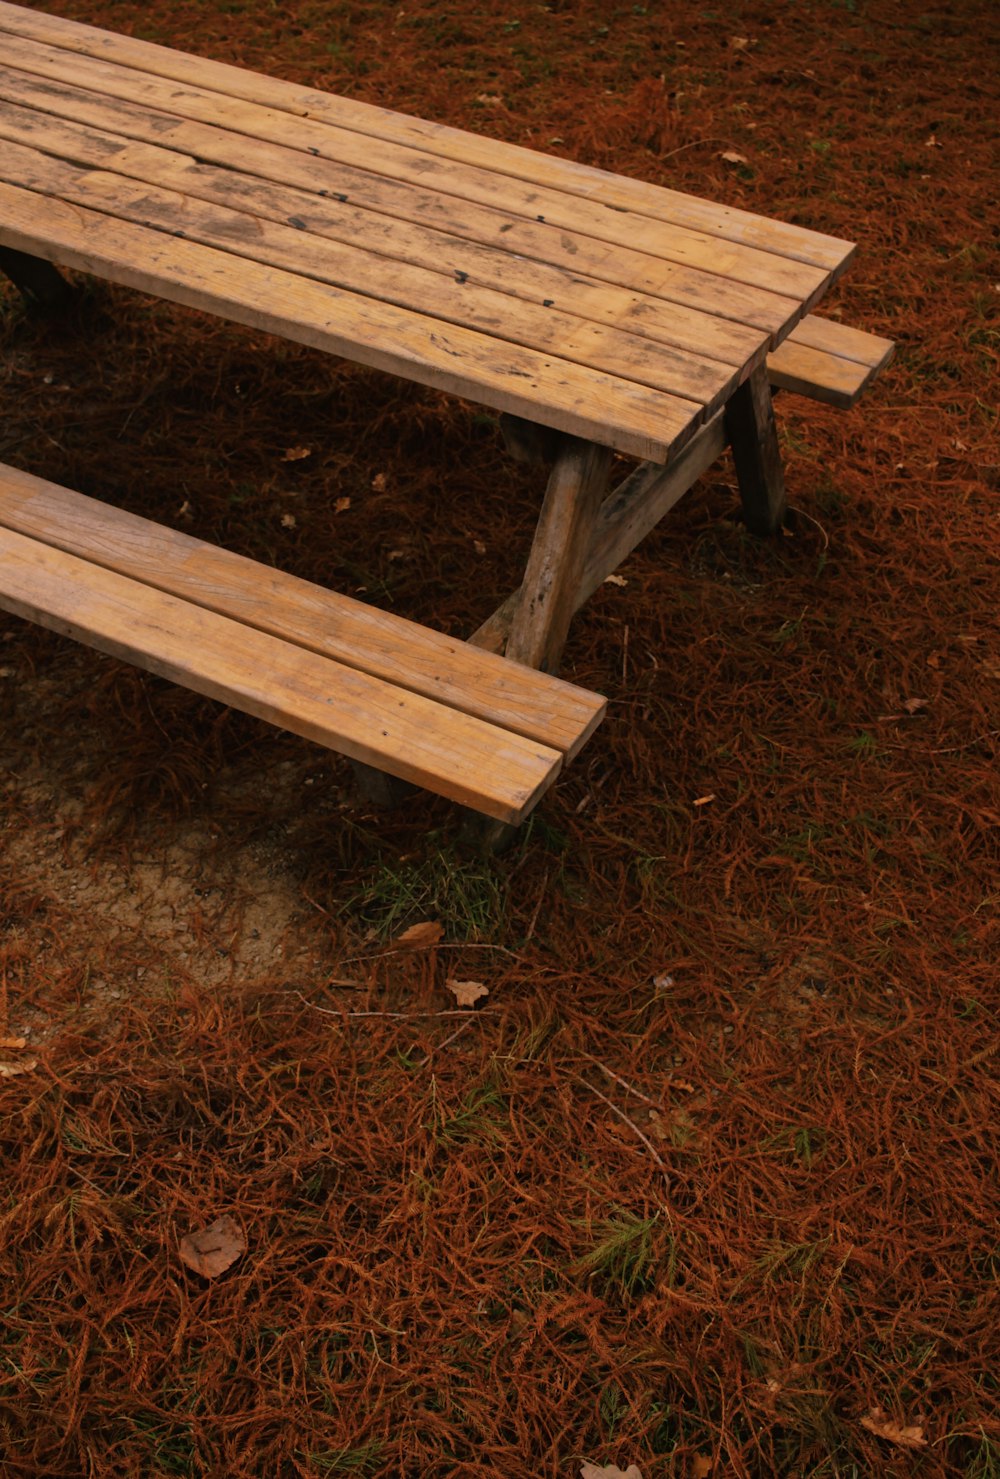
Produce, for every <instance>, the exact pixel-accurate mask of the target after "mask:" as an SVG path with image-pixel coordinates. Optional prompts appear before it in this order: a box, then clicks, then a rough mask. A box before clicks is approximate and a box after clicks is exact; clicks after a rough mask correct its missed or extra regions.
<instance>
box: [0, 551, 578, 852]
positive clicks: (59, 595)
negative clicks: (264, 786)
mask: <svg viewBox="0 0 1000 1479" xmlns="http://www.w3.org/2000/svg"><path fill="white" fill-rule="evenodd" d="M0 607H2V608H3V609H4V610H6V611H10V612H13V613H14V614H15V615H17V616H23V617H26V618H27V619H28V620H29V621H34V622H37V623H39V624H40V625H42V626H45V627H49V628H50V629H51V630H52V631H56V632H59V633H61V634H63V635H65V636H71V637H74V638H76V639H77V640H78V641H81V642H84V643H86V644H87V645H88V646H91V647H96V648H98V649H99V650H100V651H102V652H106V653H109V654H111V656H113V657H117V658H123V659H124V660H125V661H127V662H131V663H134V664H136V665H137V666H138V667H141V668H145V669H147V670H148V671H149V672H152V673H157V674H158V675H159V676H160V677H164V678H169V679H171V680H172V681H174V682H177V683H181V684H183V685H184V686H185V687H187V688H192V689H194V690H195V692H197V693H202V694H205V695H207V696H208V697H209V698H214V699H218V700H221V701H222V702H223V703H227V704H231V705H232V706H233V707H235V708H239V709H242V710H244V711H245V712H246V713H248V714H253V715H255V716H256V717H257V718H259V719H264V720H266V721H267V722H268V723H270V724H276V725H278V726H280V727H281V728H283V729H288V730H291V731H292V732H293V733H294V734H298V735H301V736H302V737H303V738H305V739H310V740H313V741H315V742H316V743H317V744H321V745H325V746H327V747H328V748H330V749H335V750H337V751H339V752H340V753H342V754H345V755H348V756H350V757H351V758H352V759H357V760H362V761H364V762H365V763H366V764H370V765H375V766H377V767H378V768H379V769H381V770H387V771H389V773H390V774H392V775H398V776H400V777H401V778H402V779H403V780H407V781H413V782H415V783H416V784H417V785H421V786H424V787H426V788H427V789H428V790H432V791H436V792H438V793H439V794H441V795H443V796H448V797H450V798H451V799H452V800H455V801H458V802H460V803H461V804H463V805H465V806H471V807H472V808H473V809H475V810H477V811H483V812H485V813H486V814H487V815H488V816H491V817H494V818H496V819H498V820H500V821H504V822H510V823H514V824H516V823H517V822H519V821H521V820H523V818H524V817H525V816H526V815H527V813H528V812H529V811H530V810H531V808H532V807H533V806H534V804H535V803H536V802H537V800H538V798H539V797H540V796H541V794H542V793H543V792H544V791H545V790H546V788H547V787H548V786H549V785H551V783H552V781H553V780H554V779H555V776H556V775H557V774H558V772H559V770H560V767H561V764H562V756H561V755H560V754H559V753H558V752H557V751H555V750H549V749H547V748H546V747H545V746H543V745H539V744H537V742H535V741H533V740H526V739H523V738H522V737H521V736H519V735H514V734H510V733H508V732H507V731H504V730H499V729H497V728H495V726H493V725H489V724H484V723H483V722H482V721H481V720H479V719H474V718H471V717H470V716H469V715H467V714H460V713H457V712H456V711H455V710H454V709H449V708H444V707H442V706H441V705H440V704H437V703H435V702H433V700H430V699H426V698H424V697H422V696H421V695H419V694H413V693H407V692H405V691H404V690H402V689H399V688H396V687H394V686H393V685H392V684H387V683H383V682H382V681H381V680H379V679H377V678H372V677H370V676H369V675H368V674H367V673H359V672H357V671H356V670H354V669H352V668H344V667H342V666H341V665H339V664H337V663H335V662H333V661H331V660H330V659H329V658H325V657H320V656H318V655H317V654H316V653H314V652H307V651H305V650H304V649H302V648H299V647H293V646H291V645H290V644H289V643H287V642H283V641H280V640H279V639H277V638H275V637H272V636H269V635H268V634H266V633H264V632H260V631H256V630H255V629H253V628H252V627H247V626H244V625H243V623H241V622H236V621H231V620H229V618H227V617H224V616H219V615H217V614H216V613H215V612H213V611H206V610H205V609H204V608H202V607H199V606H194V605H192V604H190V603H189V602H187V601H182V600H178V599H177V598H176V597H174V596H168V595H165V594H164V593H163V592H162V591H158V590H154V589H153V588H152V587H150V586H146V585H142V584H140V583H139V582H137V581H133V580H129V579H127V578H126V577H125V576H122V575H118V574H116V573H114V572H113V571H110V570H106V569H103V568H102V567H100V566H96V565H92V564H90V563H89V562H87V561H84V560H79V559H77V558H76V557H75V556H74V555H68V554H66V553H64V552H63V551H62V550H56V549H53V548H51V547H50V546H48V545H44V544H40V543H38V542H37V541H35V540H32V539H26V538H25V537H24V536H23V535H20V534H15V533H13V532H12V531H11V530H9V529H4V530H2V531H0ZM487 759H488V763H484V762H485V761H487Z"/></svg>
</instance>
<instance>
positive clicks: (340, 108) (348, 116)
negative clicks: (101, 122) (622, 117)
mask: <svg viewBox="0 0 1000 1479" xmlns="http://www.w3.org/2000/svg"><path fill="white" fill-rule="evenodd" d="M0 28H2V29H4V30H6V31H8V32H9V33H10V34H12V35H13V34H18V35H21V36H24V37H28V38H32V39H35V40H37V41H42V42H48V43H51V44H53V45H56V46H61V47H66V48H67V49H69V50H72V51H75V52H77V53H78V54H80V55H89V56H92V57H99V58H103V59H104V60H106V61H110V62H117V63H119V64H122V65H125V66H129V67H133V68H136V69H139V70H143V71H148V72H150V73H152V74H153V75H155V76H159V77H166V78H172V79H174V80H176V81H179V82H187V83H195V84H198V85H200V86H204V87H206V88H210V89H212V90H215V91H218V92H220V93H225V94H228V95H230V96H233V97H238V98H242V99H244V100H245V101H248V102H255V103H259V104H262V105H265V106H268V107H273V108H277V109H280V110H283V111H286V112H288V113H291V114H292V115H294V116H298V117H312V118H320V119H323V120H324V121H327V122H330V123H333V124H336V125H338V126H340V127H344V128H348V129H352V130H355V131H356V132H358V133H360V134H363V135H367V136H370V137H373V138H381V139H384V140H386V141H388V142H392V143H398V144H406V145H410V146H413V147H415V148H418V149H420V150H422V151H424V152H426V153H428V154H433V155H437V156H438V157H440V158H442V159H446V160H452V161H455V162H458V163H463V164H469V165H475V166H477V167H479V168H483V169H487V170H491V171H495V172H497V173H499V174H505V175H509V176H511V177H512V178H514V179H518V180H522V181H525V182H528V183H530V184H533V185H538V186H545V187H550V188H554V189H558V190H561V191H565V192H566V193H568V194H576V195H580V196H582V197H584V198H586V199H587V200H589V201H591V202H594V203H598V204H600V205H603V206H605V207H608V208H610V209H612V210H625V211H632V212H636V213H638V214H646V215H648V216H650V217H651V218H652V219H654V220H658V221H667V222H673V223H676V224H679V225H683V226H688V227H691V228H693V229H695V230H698V231H703V232H706V233H709V234H712V235H717V236H720V237H722V238H724V239H727V240H733V241H738V242H744V243H746V244H748V245H751V246H755V247H761V248H764V249H766V250H767V251H769V252H774V253H780V254H783V255H785V256H788V257H790V258H792V259H794V260H798V261H802V262H807V263H811V264H813V265H816V266H820V267H824V268H826V269H828V270H829V271H831V272H840V271H842V270H843V269H844V267H845V266H846V265H847V263H848V261H849V260H850V257H851V255H852V253H853V250H854V249H853V247H852V246H851V244H850V243H848V242H844V241H841V240H839V239H837V238H835V237H830V236H826V235H824V234H822V233H820V232H816V231H811V230H808V229H807V228H804V227H800V226H791V225H788V224H786V223H784V222H778V221H772V220H769V219H767V218H766V217H762V216H758V215H755V214H753V213H752V212H749V211H742V210H738V209H736V208H735V207H731V206H723V205H717V204H714V203H713V202H710V201H705V200H700V199H698V198H697V197H695V196H690V195H685V194H682V193H681V192H679V191H675V190H669V189H665V188H663V187H662V186H657V185H651V184H647V183H646V182H644V181H640V180H632V179H628V178H625V177H624V176H621V175H617V174H611V173H609V172H607V171H605V170H599V169H594V168H591V167H589V166H587V165H581V164H576V163H574V162H573V161H571V160H565V159H557V158H553V157H552V156H551V155H548V154H541V153H538V152H536V151H535V150H532V149H526V148H523V147H521V146H518V145H512V144H507V143H503V142H501V141H498V140H495V139H490V138H486V137H483V136H480V135H478V134H469V133H466V132H464V131H463V130H460V129H455V128H450V127H447V126H446V125H443V124H439V123H434V122H431V121H428V120H424V119H419V118H411V117H408V116H406V115H405V114H401V113H395V112H392V111H390V110H389V109H386V108H379V107H375V106H373V105H371V104H368V103H361V102H358V101H356V100H354V99H349V98H343V97H337V96H335V95H332V94H329V93H325V92H320V91H317V90H316V89H314V88H306V87H301V86H299V85H297V84H293V83H288V82H283V81H281V80H279V79H277V78H273V77H267V76H263V75H262V74H260V73H255V72H249V71H246V70H244V69H243V68H240V67H233V66H229V65H227V64H225V63H222V62H215V61H210V60H208V59H206V58H202V57H196V56H191V55H188V54H185V53H183V52H177V51H173V50H170V49H169V48H166V47H162V46H156V45H154V44H152V43H150V42H147V41H138V40H135V39H134V38H132V37H128V36H120V35H116V34H115V33H113V32H110V31H101V30H97V29H96V28H92V27H89V26H81V25H78V24H77V23H75V22H72V21H66V20H61V19H59V18H57V17H54V16H48V15H44V14H40V13H36V12H34V11H26V10H22V9H21V8H20V7H17V6H12V5H8V4H0Z"/></svg>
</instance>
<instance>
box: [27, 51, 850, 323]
mask: <svg viewBox="0 0 1000 1479" xmlns="http://www.w3.org/2000/svg"><path fill="white" fill-rule="evenodd" d="M4 50H5V60H6V62H7V64H8V65H15V66H17V67H19V68H21V69H23V70H24V71H27V72H33V73H35V74H37V75H39V76H43V77H48V78H51V79H53V80H60V81H64V82H68V83H70V84H75V85H78V86H79V85H80V84H83V85H85V86H86V87H87V88H89V89H91V90H93V91H95V92H103V93H105V94H106V95H108V96H111V97H116V98H122V99H124V100H126V101H130V102H138V103H144V104H149V105H151V106H154V107H158V108H161V109H163V111H165V112H167V113H174V114H176V115H177V116H179V117H183V118H185V119H191V120H196V121H199V122H202V123H210V124H219V125H222V126H224V127H226V128H228V129H230V130H232V131H234V132H237V133H243V134H245V135H246V136H247V137H248V138H254V139H261V140H267V141H269V142H271V143H278V144H288V145H292V146H294V147H295V148H298V149H300V150H303V151H306V152H310V153H315V154H316V155H318V156H319V157H321V158H326V159H331V160H336V161H338V162H341V163H344V164H351V165H355V166H358V167H362V168H365V169H367V170H370V171H372V172H373V173H375V174H379V175H384V176H386V177H387V178H389V179H392V180H406V181H408V182H409V183H411V184H416V185H419V186H421V187H422V188H423V189H425V190H432V191H436V192H439V193H442V194H445V195H452V196H457V197H459V198H460V199H463V200H472V201H476V202H478V203H479V204H480V205H489V206H494V207H497V208H499V209H502V210H506V211H509V212H511V213H512V214H514V215H517V216H521V217H525V218H527V219H528V220H534V221H543V222H545V223H547V224H549V225H550V226H553V227H555V228H556V229H558V230H560V231H564V232H569V233H571V234H572V236H573V237H578V236H587V237H590V238H592V239H594V240H596V241H603V242H606V243H608V244H609V245H613V246H626V247H629V248H637V249H639V250H641V251H645V252H648V253H650V254H653V255H655V256H657V257H660V258H663V259H665V260H667V261H672V262H677V263H681V264H683V265H687V266H692V267H697V268H699V269H701V270H703V271H707V272H711V273H714V274H716V275H717V276H719V277H724V278H727V279H729V280H730V281H733V282H738V283H743V284H747V285H749V286H753V287H757V288H764V289H767V290H768V291H770V292H774V293H779V294H784V295H786V296H788V297H793V298H796V299H798V300H800V301H802V302H803V303H805V304H806V306H807V307H808V306H811V305H812V303H813V302H815V301H817V300H818V299H819V298H820V297H821V296H822V294H823V292H824V291H825V290H826V288H827V287H828V286H829V283H830V282H831V280H832V273H831V272H830V271H828V270H827V269H826V268H822V267H814V266H812V265H811V264H809V263H804V262H799V261H796V260H794V259H793V258H790V257H782V256H779V255H776V254H775V253H773V252H769V251H763V250H761V249H759V248H757V247H751V246H745V245H744V244H743V243H742V242H733V241H730V240H727V239H726V238H725V237H720V236H711V235H709V234H708V233H706V232H703V231H696V230H693V229H692V228H690V227H687V226H676V225H673V224H671V223H667V222H660V221H653V220H650V219H649V218H648V217H646V216H642V215H639V214H637V213H636V212H633V211H628V210H626V209H610V208H608V207H607V206H603V205H600V204H595V203H594V202H592V201H589V200H588V199H587V198H586V197H585V196H579V195H567V194H565V193H564V192H562V191H559V190H553V189H550V188H548V187H542V186H532V185H528V184H524V183H523V182H521V181H519V180H516V179H514V178H513V177H512V176H509V175H500V174H497V173H495V172H494V171H492V170H487V169H481V168H478V167H476V166H471V165H464V164H460V163H456V162H454V161H452V160H443V159H440V158H438V157H436V156H434V155H432V154H427V153H425V152H424V151H422V150H420V149H415V148H412V147H411V146H408V145H401V144H394V143H391V142H387V141H385V140H382V139H376V138H373V137H371V136H370V135H362V134H357V133H354V132H353V131H351V130H350V129H344V128H340V127H337V126H336V125H333V124H327V123H322V122H317V121H315V120H314V119H312V118H304V117H297V118H296V117H292V116H291V115H289V114H287V113H284V112H282V111H281V110H279V109H275V108H271V107H266V106H263V105H261V104H257V103H248V102H245V101H244V100H243V99H242V98H233V97H229V96H226V95H224V94H222V93H218V92H212V91H210V90H209V89H207V88H204V87H199V86H195V85H192V84H179V83H176V82H172V81H164V80H162V79H161V78H159V77H156V76H155V75H153V74H151V73H148V72H142V71H139V70H137V69H135V68H131V67H125V66H120V65H116V64H111V63H108V62H105V61H100V60H95V59H92V58H90V57H81V56H80V55H78V54H74V53H69V52H66V51H63V50H61V49H59V48H58V47H52V46H47V45H44V44H41V43H37V42H34V41H27V40H21V39H19V38H17V37H14V36H11V37H9V38H8V39H7V40H6V42H5V48H4Z"/></svg>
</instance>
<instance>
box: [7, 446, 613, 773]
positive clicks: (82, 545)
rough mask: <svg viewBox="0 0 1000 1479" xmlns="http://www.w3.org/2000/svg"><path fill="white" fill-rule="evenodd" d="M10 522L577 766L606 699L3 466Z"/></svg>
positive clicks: (21, 531) (16, 528)
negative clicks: (577, 756) (538, 746)
mask: <svg viewBox="0 0 1000 1479" xmlns="http://www.w3.org/2000/svg"><path fill="white" fill-rule="evenodd" d="M0 526H2V527H4V528H7V529H10V530H12V531H14V532H15V533H18V534H20V535H23V536H25V537H29V538H31V539H34V540H37V541H38V542H39V543H44V544H47V545H50V546H52V547H53V548H56V549H60V550H62V551H64V552H65V553H67V554H72V555H75V556H77V557H78V558H80V559H83V560H86V561H88V562H89V563H91V564H95V565H102V566H104V567H106V568H107V569H108V570H111V571H114V572H116V573H117V574H119V575H123V576H126V577H128V578H130V579H132V580H134V581H137V582H141V583H142V584H143V585H149V586H153V587H156V588H157V589H158V590H160V591H162V592H164V593H165V594H168V595H172V596H175V597H177V598H179V599H182V600H184V601H186V602H189V603H191V604H192V605H199V606H203V607H205V608H206V610H209V611H214V612H216V613H217V614H219V615H222V616H227V617H230V618H231V619H233V620H234V621H238V622H241V623H243V624H244V625H247V626H252V627H256V628H257V629H259V630H260V631H263V632H267V633H269V634H270V635H271V636H273V637H279V638H281V639H282V640H284V641H285V642H290V643H294V644H296V645H297V646H300V647H304V648H308V649H309V650H311V651H313V652H316V653H318V654H320V655H321V656H323V657H326V658H330V659H332V660H334V661H335V662H337V663H340V664H342V665H344V666H345V667H349V668H356V669H358V670H359V671H360V672H364V673H367V674H368V675H369V676H371V677H374V678H378V679H380V680H382V681H383V682H385V683H391V684H393V685H395V686H397V687H400V688H404V689H408V690H410V691H412V692H413V693H415V694H420V695H422V696H423V697H425V698H427V699H431V700H433V701H434V702H435V703H437V704H439V705H445V706H448V707H451V708H454V709H457V710H460V711H462V712H463V713H467V714H469V715H471V716H473V717H475V718H477V719H481V720H482V721H484V723H488V724H491V725H493V726H496V727H498V728H502V729H507V730H510V731H512V732H513V733H515V734H519V735H521V736H523V737H524V738H526V739H529V740H532V741H534V742H536V743H537V744H541V745H544V746H545V747H546V748H548V749H552V750H558V751H561V752H563V753H564V754H565V755H566V756H567V758H572V757H573V756H574V755H575V754H576V753H577V752H578V751H579V749H580V748H581V746H582V745H583V744H584V743H585V742H586V741H587V739H588V738H589V737H590V735H591V734H592V733H593V732H594V730H595V729H596V727H597V725H598V724H599V723H600V721H601V719H602V718H603V716H604V711H605V708H606V703H605V700H604V699H603V698H601V697H600V695H598V694H595V693H589V692H588V691H587V690H585V689H582V688H578V687H576V686H574V685H573V684H571V683H566V682H563V681H561V680H560V679H558V678H553V677H550V676H549V675H547V674H545V673H538V672H535V671H534V669H532V668H527V667H523V666H522V665H520V664H519V663H513V662H510V661H508V660H507V659H506V658H498V657H496V656H494V655H493V654H492V653H487V652H483V651H482V650H481V649H479V648H477V647H472V646H469V645H468V644H467V643H465V642H461V641H458V640H457V639H455V638H452V637H447V636H445V635H444V634H443V633H440V632H434V631H431V630H429V629H428V628H427V627H423V626H420V625H418V624H417V623H416V622H412V621H406V620H405V619H404V618H402V617H399V616H395V615H393V614H392V613H390V612H385V611H379V610H377V609H376V608H375V607H373V606H368V605H366V604H365V603H364V602H361V601H355V600H353V599H351V598H350V597H349V596H342V595H340V594H338V593H337V592H335V591H330V590H326V589H324V588H323V587H322V586H318V585H314V584H312V583H311V582H310V581H306V580H301V579H299V578H298V577H297V576H294V575H288V574H286V573H284V572H282V571H280V570H275V569H271V568H268V567H265V566H262V565H260V564H258V563H257V562H256V561H253V560H249V559H247V558H246V557H245V556H242V555H237V554H234V553H232V552H231V551H230V550H226V549H222V548H220V547H218V546H216V545H211V544H206V543H205V542H204V541H203V540H199V539H194V538H192V536H191V535H189V534H183V533H181V532H180V531H178V530H173V529H168V528H166V527H165V526H164V525H162V524H156V523H153V522H152V521H151V520H149V519H143V518H140V517H139V516H137V515H136V514H131V513H128V512H127V511H125V510H124V509H118V508H115V507H113V506H112V505H110V504H106V503H103V502H100V501H98V500H97V499H94V498H88V497H86V496H85V495H83V494H82V493H76V492H73V491H71V490H70V489H68V488H62V487H59V486H58V485H57V484H55V483H50V482H47V481H46V480H45V479H43V478H37V477H33V476H32V475H31V474H30V473H26V472H21V471H19V470H18V469H16V468H13V467H9V466H6V465H5V464H0Z"/></svg>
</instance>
